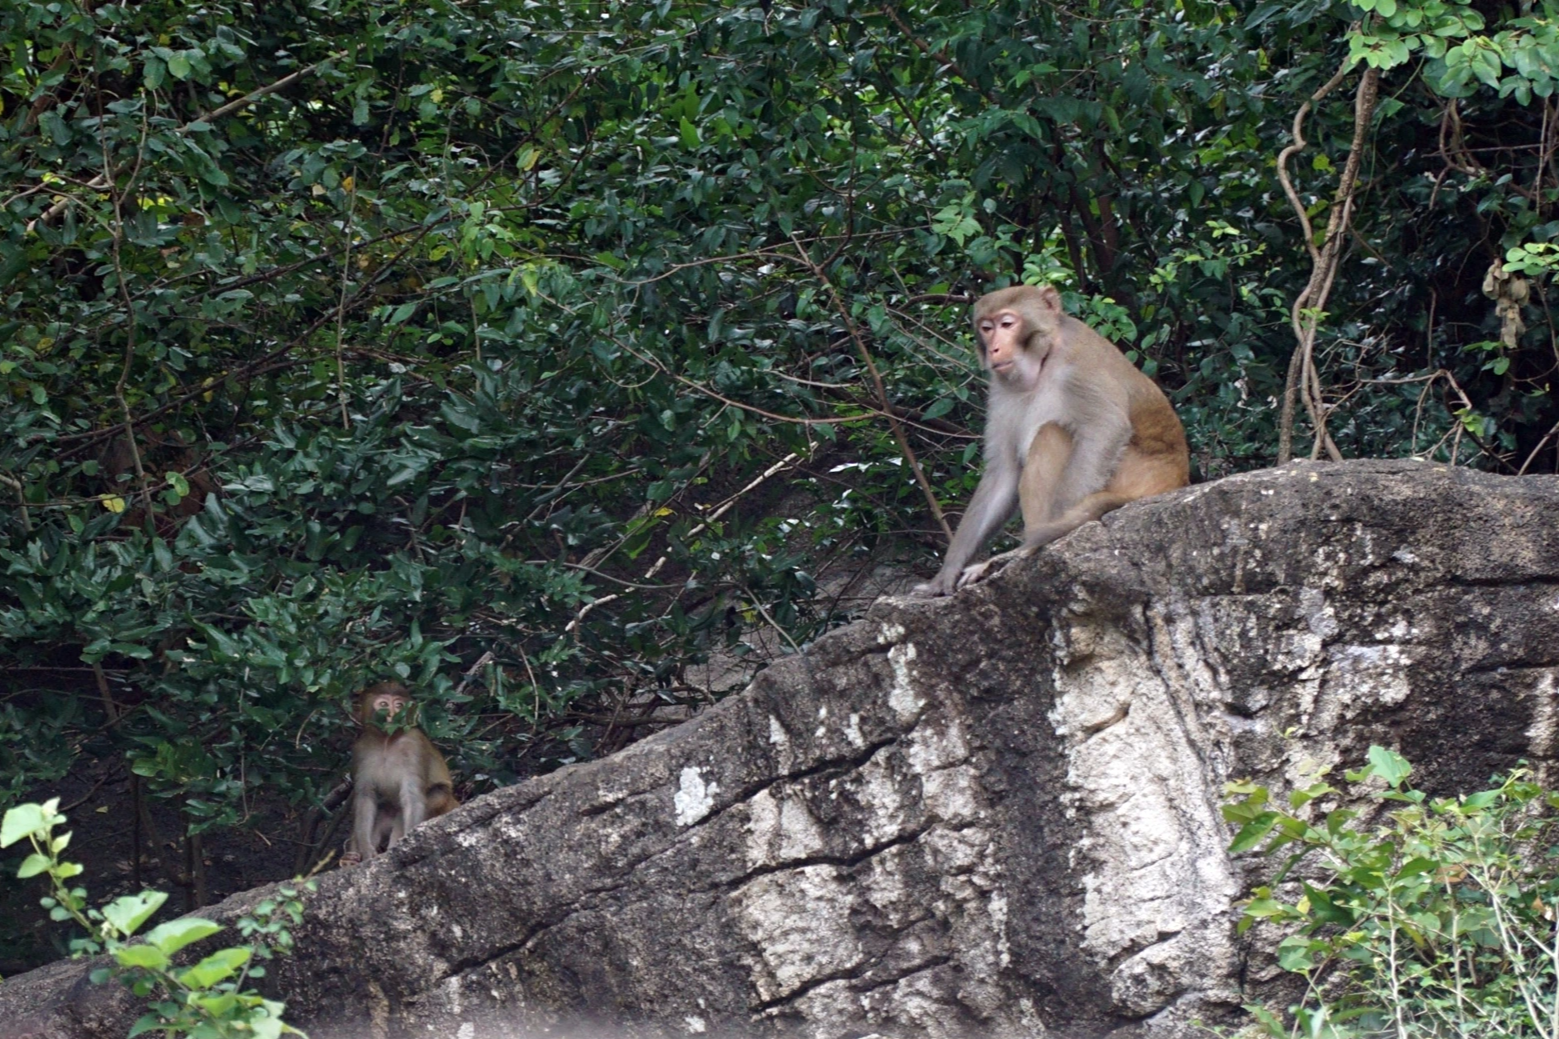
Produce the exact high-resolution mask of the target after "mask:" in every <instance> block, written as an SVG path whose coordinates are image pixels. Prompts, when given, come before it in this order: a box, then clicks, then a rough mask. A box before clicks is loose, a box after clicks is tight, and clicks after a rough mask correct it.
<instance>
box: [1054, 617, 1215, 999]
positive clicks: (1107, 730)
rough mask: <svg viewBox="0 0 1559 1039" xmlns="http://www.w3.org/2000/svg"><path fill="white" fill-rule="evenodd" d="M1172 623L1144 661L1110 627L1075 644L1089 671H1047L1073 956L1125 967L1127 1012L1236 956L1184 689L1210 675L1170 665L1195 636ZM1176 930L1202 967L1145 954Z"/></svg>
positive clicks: (1191, 651) (1189, 693)
mask: <svg viewBox="0 0 1559 1039" xmlns="http://www.w3.org/2000/svg"><path fill="white" fill-rule="evenodd" d="M1174 628H1175V625H1173V624H1157V625H1154V626H1153V628H1152V630H1153V633H1154V640H1155V641H1154V647H1155V650H1154V654H1152V655H1150V654H1149V653H1148V652H1147V651H1145V650H1144V648H1143V647H1142V646H1141V645H1140V644H1138V643H1136V642H1134V641H1132V640H1131V639H1129V638H1128V637H1127V636H1126V635H1125V634H1124V633H1123V632H1121V631H1120V630H1118V629H1115V628H1112V627H1109V626H1101V627H1099V628H1096V629H1095V630H1093V631H1091V632H1089V633H1088V634H1087V637H1086V638H1085V639H1082V640H1078V642H1074V643H1072V647H1073V648H1074V650H1075V647H1076V646H1077V645H1078V644H1081V643H1086V645H1087V646H1088V653H1087V661H1086V666H1081V667H1076V668H1067V667H1064V666H1063V667H1058V668H1057V669H1056V689H1057V694H1058V695H1057V698H1056V701H1055V706H1054V707H1053V708H1052V711H1051V713H1050V721H1051V724H1052V725H1053V726H1054V727H1055V729H1056V732H1057V733H1058V734H1059V735H1061V736H1063V737H1064V738H1065V740H1066V745H1067V760H1068V772H1067V792H1066V794H1065V795H1064V798H1063V802H1064V803H1065V804H1066V805H1067V807H1068V808H1069V810H1070V811H1072V812H1074V813H1076V817H1078V818H1083V819H1086V820H1087V821H1088V823H1087V825H1088V832H1087V834H1086V836H1085V837H1084V838H1083V839H1082V840H1081V841H1079V842H1078V845H1079V847H1078V848H1077V849H1076V851H1077V855H1076V857H1075V858H1074V862H1075V864H1076V867H1077V868H1079V869H1080V870H1083V871H1085V872H1084V876H1083V925H1082V931H1083V934H1082V948H1083V949H1084V951H1085V952H1087V953H1089V954H1091V955H1092V956H1093V957H1095V958H1096V960H1097V962H1099V963H1100V964H1101V965H1103V964H1107V963H1112V962H1116V963H1122V969H1124V970H1125V973H1124V974H1121V975H1120V976H1119V979H1118V980H1119V984H1118V985H1114V986H1112V987H1113V988H1114V992H1113V994H1114V995H1115V997H1116V1006H1117V1007H1118V1008H1119V1009H1120V1010H1121V1011H1122V1012H1126V1013H1130V1014H1131V1015H1133V1016H1141V1015H1145V1014H1148V1013H1151V1012H1153V1011H1155V1010H1157V1009H1159V1008H1160V1007H1162V1006H1165V1005H1167V1003H1168V1002H1169V1001H1170V1000H1171V999H1173V998H1174V997H1175V995H1176V994H1177V993H1179V992H1181V991H1183V990H1185V989H1187V988H1195V987H1196V986H1197V984H1199V979H1200V977H1201V976H1202V972H1204V969H1205V968H1208V967H1210V968H1212V969H1211V970H1206V973H1207V974H1208V975H1209V976H1210V975H1212V974H1214V973H1216V971H1218V970H1221V969H1222V967H1223V965H1224V963H1225V962H1226V961H1229V957H1231V956H1232V955H1233V952H1232V945H1231V943H1230V939H1229V935H1228V927H1227V914H1228V913H1230V912H1231V911H1232V900H1233V899H1234V897H1235V896H1236V894H1237V891H1238V887H1237V885H1236V883H1235V880H1234V877H1233V873H1232V868H1231V866H1230V863H1229V862H1228V859H1227V856H1226V854H1225V853H1224V846H1225V844H1226V842H1227V840H1228V838H1227V836H1226V834H1225V833H1224V829H1223V824H1222V821H1221V820H1220V819H1219V818H1218V815H1217V808H1216V805H1215V804H1213V803H1212V802H1211V800H1210V799H1209V798H1208V797H1207V796H1206V791H1207V790H1208V789H1209V786H1208V777H1207V776H1205V775H1204V774H1203V767H1204V766H1203V763H1202V760H1201V758H1200V757H1199V756H1198V754H1197V752H1196V749H1195V746H1196V745H1198V744H1199V743H1200V742H1201V741H1203V740H1204V739H1205V734H1204V733H1202V732H1201V728H1200V726H1201V725H1202V724H1203V723H1202V722H1201V721H1200V720H1199V719H1197V718H1196V717H1195V716H1194V715H1195V710H1194V708H1193V709H1192V710H1191V711H1190V712H1187V710H1186V707H1187V706H1188V705H1189V704H1193V703H1194V702H1195V698H1194V689H1193V686H1194V684H1195V683H1197V682H1202V683H1209V682H1212V681H1213V680H1212V678H1211V677H1210V676H1209V675H1207V674H1205V673H1203V672H1202V671H1198V670H1196V669H1194V668H1190V667H1184V666H1178V665H1184V664H1185V663H1186V659H1185V658H1186V657H1188V656H1194V655H1195V640H1194V639H1192V638H1190V637H1189V636H1187V635H1186V634H1185V633H1181V634H1180V635H1179V636H1176V634H1175V632H1174ZM1071 634H1072V632H1068V636H1070V635H1071ZM1157 658H1162V659H1157ZM1156 659H1157V662H1156ZM1171 659H1172V661H1173V664H1169V663H1167V662H1166V661H1167V660H1171ZM1204 670H1205V669H1204ZM1171 677H1172V678H1173V680H1174V681H1175V682H1177V683H1190V684H1188V685H1186V687H1185V688H1183V689H1182V688H1180V687H1179V686H1172V685H1171V684H1170V681H1169V680H1170V678H1171ZM1214 684H1215V683H1214ZM1181 934H1191V935H1193V936H1194V938H1193V940H1192V941H1191V947H1192V948H1194V949H1195V950H1197V953H1198V955H1200V956H1201V957H1202V958H1203V961H1204V962H1203V964H1201V965H1198V964H1196V963H1194V962H1192V961H1191V960H1190V959H1188V958H1186V957H1183V956H1179V955H1170V954H1169V951H1168V950H1167V949H1165V950H1160V951H1157V952H1151V951H1150V950H1155V949H1158V947H1159V946H1161V945H1164V943H1166V942H1169V941H1171V940H1172V939H1174V938H1175V936H1177V935H1181ZM1123 957H1125V958H1126V959H1125V960H1124V961H1123V960H1122V958H1123ZM1138 957H1141V959H1138ZM1125 964H1130V966H1126V965H1125Z"/></svg>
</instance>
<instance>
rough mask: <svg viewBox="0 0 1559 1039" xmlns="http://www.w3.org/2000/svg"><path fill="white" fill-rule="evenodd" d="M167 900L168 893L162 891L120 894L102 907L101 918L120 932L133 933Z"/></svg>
mask: <svg viewBox="0 0 1559 1039" xmlns="http://www.w3.org/2000/svg"><path fill="white" fill-rule="evenodd" d="M167 900H168V895H167V893H166V892H163V891H143V892H141V893H140V894H139V895H121V896H120V897H118V898H116V899H114V900H113V901H112V902H110V903H108V905H106V906H104V907H103V918H104V919H105V920H107V921H108V922H109V923H111V924H113V925H114V926H115V927H116V928H118V929H119V932H120V933H121V934H134V933H135V932H136V931H138V930H140V929H141V925H142V924H144V923H145V922H146V921H147V920H148V919H150V918H151V915H152V914H153V913H155V912H156V911H157V910H159V909H161V908H162V904H163V903H164V902H166V901H167ZM164 951H172V950H164Z"/></svg>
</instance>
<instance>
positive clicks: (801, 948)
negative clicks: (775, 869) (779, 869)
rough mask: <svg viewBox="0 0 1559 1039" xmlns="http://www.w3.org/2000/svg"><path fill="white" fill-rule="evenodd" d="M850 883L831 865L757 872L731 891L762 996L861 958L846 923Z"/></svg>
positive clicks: (791, 989)
mask: <svg viewBox="0 0 1559 1039" xmlns="http://www.w3.org/2000/svg"><path fill="white" fill-rule="evenodd" d="M853 891H854V883H853V882H852V881H850V880H848V879H846V878H842V877H841V876H840V875H839V871H838V870H837V869H836V868H835V867H833V866H806V867H803V868H802V869H797V870H789V871H787V872H783V873H769V874H765V875H764V876H761V877H757V878H755V879H753V880H751V881H749V882H748V883H746V884H744V885H743V886H742V887H740V888H739V889H737V890H736V891H735V892H733V893H732V894H731V905H732V908H733V910H734V913H735V917H736V921H737V926H738V927H739V928H740V929H741V932H742V934H743V936H744V937H745V938H746V939H747V940H748V942H749V943H750V944H751V949H752V955H753V958H752V961H751V968H752V982H753V988H754V989H755V990H756V991H757V993H758V996H759V998H760V999H762V1000H763V1001H765V1002H767V1001H769V1000H774V999H783V998H785V997H786V996H789V995H791V994H792V993H795V992H797V991H798V990H800V989H802V988H804V987H807V986H808V985H810V984H812V983H815V982H816V981H818V980H820V979H822V978H826V977H829V976H831V975H838V974H841V973H843V972H845V971H849V970H851V969H853V968H854V967H856V965H857V964H859V963H860V961H861V958H862V952H861V945H860V942H859V941H858V940H857V938H856V936H855V933H854V932H853V931H852V930H851V927H850V916H851V913H850V910H851V908H852V905H853V903H854V894H853Z"/></svg>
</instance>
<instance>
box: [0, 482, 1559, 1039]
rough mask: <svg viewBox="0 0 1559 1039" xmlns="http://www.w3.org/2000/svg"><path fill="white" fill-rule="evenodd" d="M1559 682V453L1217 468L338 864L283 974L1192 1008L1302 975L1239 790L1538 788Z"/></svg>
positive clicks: (982, 1031)
mask: <svg viewBox="0 0 1559 1039" xmlns="http://www.w3.org/2000/svg"><path fill="white" fill-rule="evenodd" d="M1556 679H1559V478H1554V477H1526V478H1520V479H1517V478H1508V477H1496V476H1489V475H1486V474H1480V473H1475V472H1469V471H1465V470H1459V469H1450V468H1446V467H1443V466H1437V465H1430V464H1425V463H1417V462H1354V463H1347V464H1341V465H1316V464H1310V463H1297V464H1294V465H1290V466H1287V467H1284V468H1282V469H1278V470H1270V471H1265V472H1258V473H1250V474H1246V475H1242V476H1236V477H1231V478H1228V479H1225V480H1222V481H1219V482H1217V483H1214V484H1208V485H1203V486H1199V487H1193V488H1189V489H1187V490H1185V491H1182V492H1178V493H1176V494H1174V495H1170V496H1166V497H1164V498H1161V499H1157V500H1154V501H1151V502H1147V503H1141V504H1137V505H1133V506H1128V507H1127V508H1125V509H1122V510H1120V511H1119V512H1117V513H1114V514H1112V515H1110V516H1108V517H1106V520H1105V522H1103V523H1095V524H1090V525H1088V526H1086V527H1084V528H1082V529H1080V530H1078V531H1077V532H1075V533H1074V534H1073V535H1071V536H1070V537H1068V538H1066V539H1064V540H1063V541H1061V542H1059V543H1057V544H1056V545H1054V546H1052V547H1051V548H1050V549H1047V550H1046V551H1043V552H1041V553H1039V554H1038V555H1037V556H1036V557H1034V558H1033V559H1031V560H1028V561H1024V562H1022V563H1020V564H1018V565H1016V566H1014V567H1011V568H1009V570H1008V571H1007V572H1006V573H1004V574H1002V575H1000V576H999V577H997V578H996V579H994V580H992V581H990V582H988V583H986V584H983V585H980V586H978V587H976V588H973V589H970V590H966V591H965V592H962V593H960V594H959V595H957V596H955V597H952V598H950V599H946V600H940V601H916V600H909V599H885V600H882V601H880V602H878V603H877V604H876V605H875V606H874V607H873V608H872V610H871V612H870V614H869V616H868V618H867V619H866V620H864V621H862V622H860V623H858V624H855V625H853V626H851V627H848V628H845V629H842V630H839V631H837V632H834V633H833V634H830V635H829V636H827V637H825V638H823V639H820V640H819V641H818V642H817V643H815V644H814V645H813V646H811V647H810V648H809V649H808V650H807V652H806V653H805V654H804V655H801V656H796V657H791V658H789V659H786V660H784V661H782V662H780V663H778V664H776V665H775V666H773V667H771V668H769V669H768V670H767V671H765V672H764V673H763V674H762V675H760V676H759V677H758V679H757V680H756V681H755V682H754V683H753V684H752V686H751V687H750V688H749V689H747V690H746V691H745V692H744V693H742V694H740V695H738V696H735V697H732V698H730V699H728V700H725V701H724V702H722V703H721V704H719V705H718V706H716V707H714V708H712V709H710V710H708V711H707V712H705V713H703V714H702V715H700V716H698V717H696V718H694V719H693V720H691V721H689V722H687V723H686V724H684V725H681V726H679V727H678V728H676V729H672V730H669V731H666V732H663V733H661V734H659V735H657V736H654V737H651V738H649V739H647V740H644V741H642V742H640V743H637V744H635V745H633V746H631V747H629V748H628V749H626V750H624V751H622V752H621V753H619V754H617V755H615V756H613V757H611V758H608V759H605V760H602V761H598V762H593V763H590V764H587V765H580V766H574V767H571V768H568V769H565V770H563V771H560V772H557V773H554V774H552V775H549V776H546V777H543V778H540V779H536V780H533V781H530V782H528V783H525V784H522V785H520V786H517V787H512V788H508V789H505V790H500V791H498V792H496V793H493V794H490V795H487V796H485V797H482V798H479V799H477V800H475V801H473V802H472V803H470V804H468V805H465V806H463V807H462V808H461V809H459V810H458V811H456V812H455V813H453V814H452V815H449V816H446V817H444V818H442V819H438V820H435V821H433V822H431V823H429V824H427V825H425V826H423V827H422V828H420V829H419V830H417V831H416V832H414V833H413V834H412V835H410V836H409V837H408V839H407V840H406V841H404V842H403V843H402V844H400V845H398V846H397V847H396V848H395V849H394V850H393V851H392V852H391V853H390V854H389V855H387V856H385V857H383V858H381V859H379V860H377V861H376V862H374V863H373V864H372V865H370V866H366V867H358V868H351V869H344V870H340V871H338V872H336V873H333V874H331V875H329V876H326V877H324V878H323V879H322V881H321V882H320V885H319V890H318V892H317V893H316V894H315V895H313V896H312V897H311V898H310V900H309V906H308V916H307V919H306V921H305V923H304V924H303V926H302V927H301V928H300V929H299V931H298V939H299V948H298V952H297V953H296V954H295V955H294V956H293V957H291V958H290V959H288V960H285V961H280V962H278V963H277V964H275V965H274V967H273V969H272V977H271V979H269V980H270V982H271V984H272V986H273V987H274V988H275V990H276V991H277V992H278V993H279V994H281V995H283V996H284V997H285V998H286V999H287V1000H288V1003H289V1007H290V1017H291V1018H292V1019H293V1020H295V1021H296V1023H298V1024H299V1025H301V1026H302V1027H304V1028H306V1029H308V1030H309V1031H310V1033H311V1034H312V1035H313V1036H314V1037H315V1039H332V1037H336V1036H341V1037H357V1036H379V1035H394V1034H416V1035H441V1036H443V1035H447V1036H459V1037H460V1039H473V1037H480V1036H485V1035H508V1034H513V1035H528V1034H532V1033H537V1032H541V1033H549V1034H565V1035H574V1034H580V1035H591V1036H606V1035H644V1036H651V1035H653V1036H680V1035H700V1034H707V1035H755V1036H767V1035H782V1034H798V1035H806V1036H816V1037H820V1039H823V1037H828V1039H832V1037H841V1039H843V1037H858V1036H866V1035H871V1034H874V1033H875V1034H878V1035H882V1036H896V1037H901V1039H910V1037H928V1039H929V1037H942V1036H949V1037H952V1036H1009V1035H1010V1036H1017V1035H1023V1036H1030V1035H1039V1034H1051V1035H1058V1036H1092V1035H1104V1034H1113V1035H1118V1036H1121V1037H1122V1039H1124V1037H1127V1036H1165V1037H1168V1036H1173V1035H1179V1034H1184V1033H1185V1032H1186V1031H1188V1026H1189V1023H1190V1022H1191V1021H1193V1020H1195V1019H1201V1020H1205V1021H1230V1020H1234V1019H1235V1016H1234V1015H1237V1014H1238V1007H1239V1005H1240V1004H1241V1003H1244V1002H1248V1001H1250V1000H1252V999H1259V998H1260V997H1261V996H1262V995H1263V994H1264V993H1269V992H1270V991H1272V990H1271V988H1270V986H1271V985H1273V984H1275V983H1277V981H1278V979H1275V978H1274V973H1275V972H1274V971H1273V970H1272V969H1271V965H1270V962H1269V961H1268V960H1267V959H1266V958H1264V957H1263V956H1262V955H1261V953H1260V950H1255V951H1253V949H1252V947H1251V946H1249V945H1248V944H1246V939H1245V938H1237V937H1236V933H1235V929H1234V922H1235V919H1236V916H1237V908H1236V903H1237V902H1238V900H1239V898H1240V897H1241V892H1242V890H1244V889H1245V888H1246V887H1247V886H1248V884H1249V883H1250V877H1248V876H1247V871H1253V870H1255V869H1257V868H1260V867H1259V866H1258V865H1255V864H1247V863H1243V862H1241V861H1237V860H1234V859H1231V857H1230V856H1229V855H1228V854H1227V851H1226V848H1227V845H1228V841H1229V838H1230V835H1231V831H1230V829H1229V827H1228V826H1227V825H1226V824H1225V823H1224V822H1223V821H1222V820H1221V818H1220V816H1219V804H1220V802H1221V799H1222V787H1223V784H1224V783H1225V782H1227V781H1229V780H1231V779H1235V778H1240V777H1253V778H1256V779H1258V780H1260V781H1262V782H1265V783H1268V784H1271V785H1273V786H1275V787H1277V788H1279V789H1288V788H1291V787H1292V786H1294V785H1296V784H1299V783H1302V782H1305V781H1307V779H1308V778H1309V777H1311V776H1312V775H1313V774H1314V772H1315V771H1316V769H1317V768H1319V767H1321V766H1354V765H1357V764H1358V763H1359V762H1361V761H1362V760H1363V757H1364V753H1365V751H1366V748H1367V747H1368V746H1369V745H1370V744H1371V743H1382V744H1386V745H1390V746H1394V747H1397V748H1399V749H1400V750H1401V751H1402V752H1403V753H1404V754H1406V755H1407V756H1408V757H1409V758H1410V759H1411V760H1412V761H1413V762H1414V763H1415V764H1416V765H1417V766H1418V770H1417V772H1416V773H1415V778H1417V779H1418V780H1419V781H1420V783H1421V785H1423V786H1426V787H1427V788H1429V789H1431V790H1434V791H1437V792H1449V791H1453V790H1457V789H1470V788H1474V787H1477V786H1478V785H1479V784H1481V783H1483V782H1484V781H1485V780H1486V779H1487V778H1488V777H1489V776H1490V775H1491V774H1492V773H1494V772H1496V771H1498V770H1501V769H1505V768H1508V767H1510V766H1511V765H1513V764H1514V763H1515V762H1516V761H1517V760H1518V759H1521V758H1526V759H1529V760H1531V761H1532V762H1534V763H1535V764H1536V765H1537V766H1538V768H1539V773H1540V778H1543V779H1545V780H1550V781H1551V777H1550V776H1549V775H1547V772H1548V770H1549V768H1550V767H1551V764H1552V762H1553V761H1554V758H1555V745H1556V739H1559V688H1556V684H1559V683H1556ZM256 897H257V895H256V894H254V893H251V894H250V895H247V896H241V897H240V898H238V899H234V900H230V901H229V902H228V903H224V904H223V905H222V906H220V907H216V908H214V909H213V910H211V911H208V913H207V915H211V916H215V917H217V918H225V919H230V918H231V917H232V916H233V915H234V914H236V913H238V912H239V911H241V910H242V909H243V907H244V906H245V905H247V904H249V903H252V901H253V900H254V899H255V898H256ZM82 971H83V968H82V967H81V966H79V965H74V964H56V965H54V966H51V967H48V968H44V969H43V970H40V971H35V972H33V973H31V974H28V975H24V976H22V977H19V978H14V979H11V980H9V981H7V982H5V983H4V985H3V986H0V1035H6V1036H18V1037H20V1036H31V1037H45V1036H47V1037H53V1039H66V1037H72V1039H75V1037H87V1036H100V1035H101V1036H109V1035H114V1036H122V1035H123V1034H124V1033H125V1030H126V1028H127V1027H128V1024H129V1022H130V1021H131V1020H133V1016H134V1014H135V1008H134V1006H133V1004H132V1003H131V1001H129V1000H128V998H127V997H125V996H124V995H123V994H122V993H119V992H117V991H114V990H112V989H111V988H109V987H105V988H100V989H95V990H94V989H93V988H92V987H91V986H90V985H88V984H87V983H85V982H84V981H82Z"/></svg>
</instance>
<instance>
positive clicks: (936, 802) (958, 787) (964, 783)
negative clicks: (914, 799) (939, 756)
mask: <svg viewBox="0 0 1559 1039" xmlns="http://www.w3.org/2000/svg"><path fill="white" fill-rule="evenodd" d="M979 783H980V781H979V777H978V776H976V775H975V773H974V769H973V768H972V767H970V766H968V765H959V766H957V767H955V768H945V769H940V770H939V771H936V772H932V773H930V774H928V775H926V776H925V777H924V778H923V779H922V780H921V797H922V799H923V800H924V803H925V807H926V811H927V812H928V813H930V815H931V816H932V817H933V818H935V819H938V820H941V821H942V822H949V823H964V822H970V821H972V820H974V819H975V818H977V817H978V816H979V812H980V804H979V801H978V799H977V794H976V791H977V790H978V789H979Z"/></svg>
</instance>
